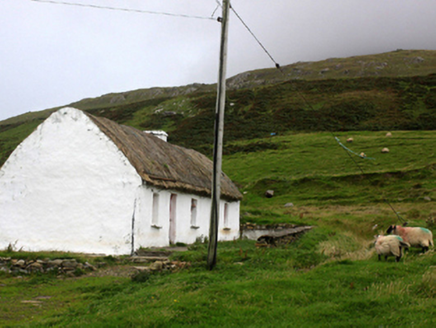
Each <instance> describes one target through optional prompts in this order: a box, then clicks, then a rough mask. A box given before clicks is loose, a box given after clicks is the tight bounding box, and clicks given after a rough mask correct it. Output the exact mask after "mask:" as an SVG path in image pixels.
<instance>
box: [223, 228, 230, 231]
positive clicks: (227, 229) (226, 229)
mask: <svg viewBox="0 0 436 328" xmlns="http://www.w3.org/2000/svg"><path fill="white" fill-rule="evenodd" d="M223 230H225V231H229V230H232V229H231V228H223Z"/></svg>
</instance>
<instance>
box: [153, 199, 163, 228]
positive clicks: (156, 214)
mask: <svg viewBox="0 0 436 328" xmlns="http://www.w3.org/2000/svg"><path fill="white" fill-rule="evenodd" d="M151 226H152V227H153V228H156V229H160V228H162V227H161V226H160V225H159V194H158V193H157V192H154V193H153V206H152V214H151Z"/></svg>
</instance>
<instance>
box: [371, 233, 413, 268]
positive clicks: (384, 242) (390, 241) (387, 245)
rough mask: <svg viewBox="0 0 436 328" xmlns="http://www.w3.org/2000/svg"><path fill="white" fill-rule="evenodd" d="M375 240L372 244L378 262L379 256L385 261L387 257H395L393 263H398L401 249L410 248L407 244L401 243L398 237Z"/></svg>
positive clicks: (381, 236)
mask: <svg viewBox="0 0 436 328" xmlns="http://www.w3.org/2000/svg"><path fill="white" fill-rule="evenodd" d="M375 238H376V240H375V242H374V246H375V250H376V252H377V254H378V260H379V261H380V259H381V256H382V255H384V257H385V260H387V259H388V256H389V255H393V256H395V261H396V262H399V261H400V259H401V256H402V254H403V252H402V249H403V247H410V244H409V243H406V242H404V241H403V239H402V238H401V237H400V236H395V235H391V236H383V235H378V236H375Z"/></svg>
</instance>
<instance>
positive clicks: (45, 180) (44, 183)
mask: <svg viewBox="0 0 436 328" xmlns="http://www.w3.org/2000/svg"><path fill="white" fill-rule="evenodd" d="M140 185H141V179H140V177H139V176H138V174H137V173H136V171H135V169H134V168H133V167H132V166H131V164H130V163H129V162H128V160H127V158H126V157H125V156H124V155H123V154H122V152H121V151H119V149H118V148H117V147H116V146H115V144H114V143H113V142H112V141H111V140H109V138H108V137H107V136H106V135H105V134H104V133H103V132H101V131H100V129H99V128H98V127H97V126H96V125H95V124H94V123H93V122H92V121H91V120H90V119H89V118H88V117H87V116H86V115H85V114H84V113H82V112H81V111H79V110H76V109H72V108H64V109H62V110H60V111H58V112H56V113H54V114H52V115H51V116H50V117H49V118H48V119H47V120H46V121H45V122H44V123H43V124H41V125H40V126H39V127H38V128H37V130H36V131H34V132H33V133H32V134H31V135H30V136H29V137H28V138H27V139H25V140H24V141H23V142H22V143H21V144H20V145H19V146H18V148H17V149H16V150H15V151H14V152H13V153H12V155H11V156H10V158H9V159H8V160H7V162H6V163H5V164H4V165H3V167H2V168H1V170H0V207H1V211H0V248H5V247H7V246H8V245H9V244H12V245H14V244H15V247H16V248H17V249H20V248H23V250H29V251H39V250H59V251H72V252H87V253H107V254H128V253H130V251H131V231H132V215H133V209H134V199H135V193H136V190H137V188H138V186H140Z"/></svg>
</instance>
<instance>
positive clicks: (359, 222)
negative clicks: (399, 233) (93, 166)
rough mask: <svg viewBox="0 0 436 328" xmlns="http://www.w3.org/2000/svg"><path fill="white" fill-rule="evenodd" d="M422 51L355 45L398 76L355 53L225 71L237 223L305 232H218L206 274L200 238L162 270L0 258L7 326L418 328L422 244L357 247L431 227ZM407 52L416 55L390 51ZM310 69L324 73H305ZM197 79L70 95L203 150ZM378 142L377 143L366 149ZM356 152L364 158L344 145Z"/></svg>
mask: <svg viewBox="0 0 436 328" xmlns="http://www.w3.org/2000/svg"><path fill="white" fill-rule="evenodd" d="M425 53H427V52H425ZM425 53H424V52H408V51H396V52H393V53H389V54H382V55H380V56H382V57H377V59H375V58H374V57H365V58H366V59H365V60H364V61H365V63H370V62H371V61H374V62H377V63H378V62H382V63H384V62H385V59H383V60H382V59H381V58H396V60H397V63H398V64H397V66H395V65H394V64H393V62H388V66H389V67H397V69H398V73H399V72H400V69H399V68H400V67H403V66H404V67H406V68H407V67H409V68H410V66H413V65H416V66H415V69H411V70H410V71H408V72H409V73H410V74H409V75H408V74H405V75H402V74H399V75H401V76H387V75H386V76H381V74H383V73H382V72H384V73H387V70H386V68H387V67H388V66H386V65H383V67H385V68H384V69H376V68H375V67H376V66H377V67H378V65H369V64H365V65H361V66H359V67H361V68H362V67H370V68H371V69H372V68H374V70H373V71H372V72H373V73H375V72H379V71H380V73H379V74H380V75H378V76H375V75H374V76H357V75H356V74H357V73H352V72H353V70H352V68H351V66H348V65H351V64H352V63H355V62H356V58H357V57H356V58H351V59H341V60H343V61H344V63H343V64H342V65H347V67H350V68H349V73H348V74H346V73H344V72H345V71H343V72H342V73H341V68H340V67H338V69H337V70H334V67H336V66H331V67H330V66H329V67H330V68H329V67H326V66H325V65H326V64H327V63H330V62H329V61H323V62H318V63H306V64H307V65H308V66H311V67H312V68H311V70H310V71H311V72H313V73H312V74H306V75H307V76H308V77H312V78H313V79H312V80H310V79H309V78H308V79H303V76H305V73H304V74H303V71H300V72H299V73H298V74H301V75H299V76H298V78H297V79H292V80H277V81H273V80H274V78H272V79H270V77H268V78H267V79H265V80H263V78H264V77H263V75H262V74H264V73H265V74H266V75H265V76H267V75H268V74H270V73H271V74H276V73H277V71H271V72H268V74H267V73H266V71H265V72H264V71H263V70H261V71H256V73H253V72H249V74H248V73H247V74H248V75H246V77H245V78H242V77H241V79H240V80H239V82H238V80H236V82H235V81H234V80H233V82H234V83H235V85H234V88H233V89H231V90H229V92H228V95H227V101H228V106H227V111H226V125H225V147H224V157H223V170H224V171H225V172H226V173H227V174H228V175H229V176H230V177H231V178H232V180H233V181H235V182H236V183H237V184H238V186H239V188H240V190H241V192H243V194H244V199H243V201H242V202H241V221H242V223H245V224H248V223H257V224H263V225H269V226H276V225H278V224H282V223H287V224H296V225H310V226H314V229H313V230H312V231H311V232H310V233H306V234H304V235H303V236H301V237H300V238H298V239H296V240H294V241H292V242H290V243H288V244H285V245H278V246H277V247H271V248H269V247H256V242H255V241H250V240H234V241H231V242H223V243H219V246H218V261H217V267H216V268H215V269H214V270H213V271H208V270H207V269H206V254H207V243H201V242H198V243H196V244H194V245H190V246H189V247H188V251H186V252H176V253H174V254H173V255H172V257H171V260H172V261H176V263H178V264H183V267H180V269H179V270H177V272H169V271H164V272H158V273H149V272H147V271H145V273H144V272H143V274H138V275H136V276H134V277H133V278H132V279H131V278H129V277H126V276H121V275H117V274H113V275H109V274H106V275H104V274H102V276H94V275H85V274H84V272H80V270H78V272H76V274H77V276H78V277H74V278H67V277H63V276H58V274H57V272H55V271H54V272H53V274H51V275H45V276H44V275H41V274H39V273H35V274H33V275H29V276H25V275H24V276H20V278H19V277H16V276H13V275H12V274H9V273H7V272H6V270H3V271H2V270H0V287H1V288H2V297H1V299H0V320H1V321H2V322H4V323H5V324H6V325H8V326H14V325H16V326H20V327H21V326H26V327H27V326H38V327H47V326H59V327H79V326H80V327H95V326H105V327H106V326H107V327H119V326H120V327H129V326H132V327H138V326H139V327H167V326H174V327H183V326H190V327H192V326H194V327H195V326H198V327H208V326H217V325H222V326H235V327H242V326H244V327H245V326H249V327H258V326H259V327H260V326H279V327H281V326H296V327H300V326H301V327H331V326H335V327H351V326H353V327H375V326H378V327H381V326H383V327H387V326H399V327H405V326H410V325H411V324H412V325H415V326H419V327H434V326H435V324H436V322H435V317H434V306H435V305H436V271H435V264H436V260H435V256H434V250H431V251H429V252H427V253H425V254H421V251H420V250H419V249H417V248H412V249H411V250H410V251H409V252H407V253H406V254H405V256H404V257H403V258H402V259H401V261H400V263H396V262H395V261H394V259H393V258H392V257H391V258H388V260H384V259H383V261H378V260H377V255H376V254H375V250H374V247H373V246H372V245H373V243H372V241H373V236H374V235H376V234H383V233H385V232H386V228H387V227H388V226H389V225H390V224H402V223H404V222H406V221H407V222H408V224H409V226H421V227H426V228H428V229H430V230H432V231H433V233H435V232H436V210H435V206H434V202H435V199H436V155H435V154H436V153H435V151H434V144H435V143H434V140H435V139H436V131H435V127H434V124H435V122H436V120H435V118H436V117H435V115H436V99H435V95H434V94H435V92H434V88H435V87H436V74H435V72H436V70H434V67H433V69H430V66H429V67H427V68H426V69H425V70H420V67H421V66H420V65H424V63H428V62H430V59H429V58H430V57H425ZM428 53H429V54H430V53H434V52H428ZM409 54H410V56H411V57H407V56H408V55H409ZM389 56H390V57H389ZM418 57H420V58H423V59H424V61H421V59H417V60H416V61H417V62H416V63H410V64H407V65H405V64H404V63H408V61H409V59H404V58H418ZM370 58H371V59H370ZM357 60H358V61H362V60H363V59H362V58H361V57H359V59H357ZM334 62H335V59H332V60H331V63H332V65H339V64H340V63H336V64H333V63H334ZM346 62H347V63H346ZM400 63H401V65H400ZM296 65H297V64H296ZM299 65H300V64H299ZM324 67H326V68H329V70H326V71H324V73H319V72H320V70H322V69H324ZM406 68H404V69H405V70H406ZM407 69H408V68H407ZM364 71H365V70H363V71H362V70H360V72H364ZM314 72H318V73H316V74H315V73H314ZM350 72H351V73H350ZM356 72H357V71H356ZM295 74H297V72H296V73H295ZM328 74H331V75H334V74H336V76H331V77H332V78H326V76H327V75H328ZM350 74H354V75H353V76H352V77H351V78H350V76H349V75H350ZM361 74H363V73H361ZM368 74H369V75H371V74H372V73H371V74H370V70H368ZM254 75H255V76H254ZM268 76H269V75H268ZM280 76H281V73H280V74H279V75H278V77H277V79H280ZM347 76H348V77H347ZM315 77H316V78H315ZM235 78H236V77H235ZM250 78H253V80H252V81H251V82H248V81H249V80H250ZM262 80H263V81H264V82H260V81H262ZM241 81H247V83H252V84H251V85H252V86H251V87H248V86H247V85H248V84H244V83H245V82H244V83H242V82H241ZM255 81H257V82H255ZM272 81H273V82H272ZM229 82H230V83H232V81H229ZM197 87H198V88H199V89H198V90H189V87H185V89H181V90H178V91H177V90H176V89H174V90H172V91H171V90H170V89H168V90H166V91H168V92H166V91H162V90H161V91H162V92H161V91H158V90H157V89H156V90H154V91H153V92H156V94H155V95H149V96H147V97H149V98H147V99H143V98H141V97H140V96H139V94H140V93H141V91H136V92H137V94H136V96H135V97H137V98H135V100H134V101H133V100H132V101H131V102H129V101H130V100H131V99H133V95H131V96H129V94H127V93H126V94H124V95H123V96H122V97H121V96H120V94H112V95H106V96H102V97H100V98H99V99H89V100H83V101H82V102H78V103H76V104H75V106H76V107H79V106H85V107H86V106H88V107H86V108H87V110H89V111H90V112H91V113H93V114H95V115H100V116H106V117H109V118H111V119H113V120H116V121H117V122H120V123H123V124H128V125H132V126H135V127H139V128H143V129H152V128H153V129H160V128H163V129H166V130H167V131H169V132H170V141H171V142H173V143H177V144H181V145H185V146H188V147H193V148H196V149H198V150H200V151H202V152H204V153H205V154H209V155H210V153H211V144H212V142H211V138H212V129H213V113H214V105H215V95H214V91H210V90H209V89H208V88H210V86H204V85H202V86H194V88H197ZM150 92H152V91H150ZM123 97H124V98H123ZM111 99H112V100H113V103H110V101H111ZM116 99H118V100H116ZM118 101H119V102H118ZM85 107H83V108H85ZM50 111H51V110H47V111H46V112H43V115H47V114H48V112H50ZM34 114H35V116H32V118H30V116H27V115H25V116H24V117H22V118H14V120H9V121H8V122H6V123H5V124H2V125H0V143H1V144H0V147H1V148H0V149H1V156H2V157H1V160H2V161H4V160H5V159H6V156H7V153H8V151H12V149H13V148H14V147H15V146H16V145H17V144H18V143H19V142H20V141H21V140H23V139H24V138H25V136H26V135H28V134H29V133H31V131H32V130H33V129H34V128H35V127H36V126H37V125H38V124H39V123H40V122H41V121H42V120H43V116H39V117H38V115H39V114H41V113H39V114H38V113H34ZM41 115H42V114H41ZM3 123H4V122H3ZM387 130H391V131H392V136H390V137H387V136H386V132H387ZM405 130H406V131H405ZM334 137H337V138H338V140H339V141H340V142H342V144H343V145H345V147H347V148H348V149H349V150H350V151H353V152H354V153H351V152H348V151H346V150H345V149H344V148H343V147H341V146H340V145H338V143H337V141H336V139H335V138H334ZM350 137H352V138H353V142H350V143H347V142H346V140H347V139H348V138H350ZM384 147H387V148H389V150H390V152H389V153H382V152H381V149H382V148H384ZM361 152H364V153H365V154H366V155H367V158H365V159H364V158H361V157H359V156H356V155H355V153H356V154H360V153H361ZM1 163H3V162H1ZM266 190H274V196H273V197H271V198H269V197H266V196H265V191H266ZM257 246H259V245H257ZM59 256H61V255H60V254H58V253H56V252H54V253H43V254H34V253H31V254H28V253H23V252H19V251H16V250H15V251H14V249H13V245H11V247H10V249H7V250H4V251H0V257H2V258H9V257H11V258H12V259H14V260H18V259H23V258H24V259H25V258H29V259H36V258H38V257H39V258H51V259H57V258H59ZM63 256H67V257H68V258H75V259H77V260H78V261H81V262H83V263H85V262H86V261H90V262H91V263H93V264H95V266H101V267H100V271H99V272H97V273H96V274H100V273H102V272H108V271H111V270H109V268H110V267H112V266H114V267H115V268H116V266H117V265H120V266H123V265H125V266H128V264H126V263H123V259H115V258H113V257H100V258H99V257H89V258H83V255H76V254H63ZM136 265H139V264H138V263H137V264H135V266H136ZM0 269H2V268H0ZM128 270H134V268H132V267H128ZM128 270H126V271H128ZM112 271H113V272H115V273H116V272H117V271H116V270H115V269H114V270H112ZM81 275H82V276H81ZM356 313H358V315H356Z"/></svg>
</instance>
